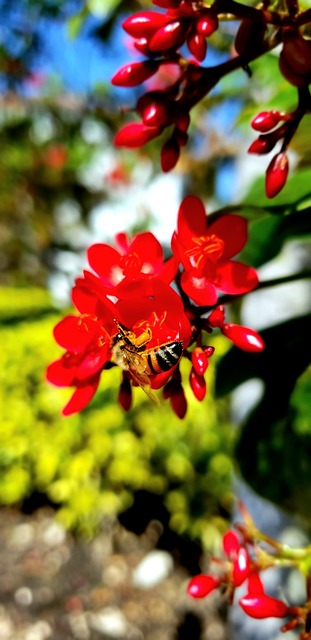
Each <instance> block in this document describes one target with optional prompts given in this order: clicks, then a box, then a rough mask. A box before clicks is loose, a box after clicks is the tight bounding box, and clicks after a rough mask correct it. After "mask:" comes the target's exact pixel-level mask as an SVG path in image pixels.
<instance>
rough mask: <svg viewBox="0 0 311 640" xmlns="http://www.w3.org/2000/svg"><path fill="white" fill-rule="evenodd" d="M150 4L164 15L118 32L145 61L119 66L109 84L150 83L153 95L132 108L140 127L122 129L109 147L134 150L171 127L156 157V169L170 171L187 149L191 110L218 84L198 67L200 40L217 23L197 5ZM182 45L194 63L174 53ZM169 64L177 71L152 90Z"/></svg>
mask: <svg viewBox="0 0 311 640" xmlns="http://www.w3.org/2000/svg"><path fill="white" fill-rule="evenodd" d="M154 4H157V5H158V6H160V7H163V8H165V9H167V11H166V13H157V12H155V11H141V12H140V13H137V14H135V15H133V16H130V17H128V18H126V20H125V21H124V22H123V28H124V30H125V31H126V32H127V33H128V34H129V35H130V36H131V37H132V38H134V46H135V48H136V49H137V50H138V51H139V52H140V53H142V54H143V55H145V56H147V57H148V58H149V60H144V61H142V62H134V63H129V64H127V65H125V66H124V67H122V68H121V69H119V71H117V73H116V74H115V75H114V76H113V78H112V84H114V85H117V86H122V87H132V86H136V85H139V84H142V83H143V82H145V81H146V80H148V79H149V78H151V77H152V76H155V78H154V88H153V90H152V91H149V92H147V93H145V94H144V95H143V96H141V98H139V100H138V102H137V105H136V112H137V113H138V115H139V116H140V117H141V122H135V123H131V124H127V125H125V126H124V127H122V129H120V131H119V132H118V133H117V135H116V138H115V144H116V145H117V146H121V147H128V148H136V147H140V146H142V145H144V144H146V142H149V140H152V139H153V138H155V137H157V136H159V135H160V134H161V133H162V131H163V130H164V129H166V128H167V127H169V126H173V132H172V134H171V136H170V138H169V139H168V140H166V142H165V143H164V145H163V147H162V153H161V164H162V169H163V171H170V170H171V169H172V168H173V167H174V166H175V165H176V163H177V161H178V159H179V155H180V149H181V147H183V146H184V145H185V144H186V143H187V140H188V135H187V130H188V127H189V124H190V115H189V113H190V110H191V108H192V107H193V106H194V105H195V104H197V102H199V100H201V99H202V97H203V96H204V95H205V94H206V93H207V92H208V90H209V89H211V88H212V87H213V86H214V85H215V84H216V82H217V80H218V79H219V77H218V76H217V77H216V76H214V74H213V73H211V74H208V76H207V75H206V70H205V69H203V68H200V67H199V65H198V62H202V61H203V60H204V58H205V55H206V51H207V43H206V39H207V38H208V37H209V36H211V35H212V33H213V32H214V31H216V29H217V28H218V17H217V13H216V12H215V11H214V10H213V9H212V8H209V7H208V8H207V7H204V6H202V3H201V2H190V1H189V0H181V1H178V2H177V1H175V0H171V1H169V0H167V1H164V0H154ZM184 44H186V45H187V47H188V50H189V52H190V53H191V55H192V56H193V57H194V58H195V60H194V61H187V60H185V59H184V58H183V57H182V56H181V55H180V53H179V52H178V50H179V49H180V47H182V46H183V45H184ZM172 63H173V64H174V65H176V66H177V67H178V69H179V71H178V75H177V77H174V78H173V79H172V82H171V84H169V85H168V86H167V87H166V88H165V89H164V88H163V86H161V84H159V87H158V88H157V79H156V78H157V75H160V74H161V71H162V70H163V69H165V67H166V66H167V65H172Z"/></svg>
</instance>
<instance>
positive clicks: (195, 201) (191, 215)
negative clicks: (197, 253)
mask: <svg viewBox="0 0 311 640" xmlns="http://www.w3.org/2000/svg"><path fill="white" fill-rule="evenodd" d="M206 233H207V217H206V213H205V208H204V205H203V202H201V200H199V198H197V197H196V196H187V197H186V198H184V200H183V201H182V203H181V205H180V207H179V211H178V218H177V238H178V241H180V242H181V243H182V244H183V245H184V246H185V247H189V246H190V247H191V246H192V238H193V237H197V236H204V235H206Z"/></svg>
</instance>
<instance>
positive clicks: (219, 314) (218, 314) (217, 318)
mask: <svg viewBox="0 0 311 640" xmlns="http://www.w3.org/2000/svg"><path fill="white" fill-rule="evenodd" d="M224 321H225V307H224V306H223V305H219V306H218V307H215V309H214V311H212V313H211V314H210V315H209V316H208V323H209V324H210V326H211V327H222V325H223V323H224Z"/></svg>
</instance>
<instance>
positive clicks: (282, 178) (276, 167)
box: [266, 153, 289, 198]
mask: <svg viewBox="0 0 311 640" xmlns="http://www.w3.org/2000/svg"><path fill="white" fill-rule="evenodd" d="M288 170H289V166H288V158H287V155H286V153H278V154H277V155H276V156H274V158H272V160H271V162H270V164H269V166H268V169H267V171H266V195H267V197H268V198H274V197H275V196H276V195H277V194H278V193H280V191H281V190H282V189H283V187H284V186H285V184H286V180H287V176H288Z"/></svg>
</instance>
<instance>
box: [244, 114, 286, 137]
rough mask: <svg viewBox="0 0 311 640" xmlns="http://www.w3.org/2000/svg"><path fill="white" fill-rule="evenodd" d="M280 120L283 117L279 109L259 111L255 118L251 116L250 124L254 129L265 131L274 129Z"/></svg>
mask: <svg viewBox="0 0 311 640" xmlns="http://www.w3.org/2000/svg"><path fill="white" fill-rule="evenodd" d="M281 120H283V117H282V114H281V113H280V112H279V111H261V112H260V113H258V115H257V116H256V117H255V118H253V120H252V122H251V126H252V127H253V129H255V131H261V132H262V133H266V132H267V131H270V130H271V129H274V127H276V126H277V125H278V124H279V122H281Z"/></svg>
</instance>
